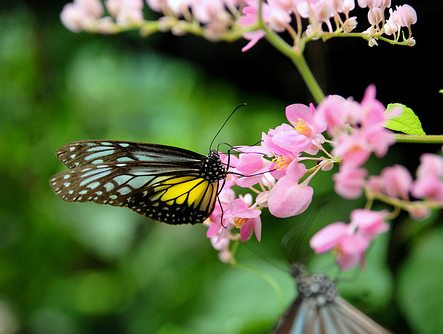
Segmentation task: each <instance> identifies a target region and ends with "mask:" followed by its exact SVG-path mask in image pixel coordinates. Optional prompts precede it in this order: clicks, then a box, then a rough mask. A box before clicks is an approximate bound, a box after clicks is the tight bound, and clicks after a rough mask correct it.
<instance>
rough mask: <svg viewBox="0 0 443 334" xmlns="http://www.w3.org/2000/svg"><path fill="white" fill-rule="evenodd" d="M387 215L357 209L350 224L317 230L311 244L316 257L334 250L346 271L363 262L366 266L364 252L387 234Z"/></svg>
mask: <svg viewBox="0 0 443 334" xmlns="http://www.w3.org/2000/svg"><path fill="white" fill-rule="evenodd" d="M387 217H388V213H387V212H385V211H380V212H377V211H370V210H364V209H357V210H354V211H353V212H352V213H351V223H350V224H345V223H343V222H335V223H332V224H330V225H328V226H326V227H324V228H322V229H321V230H320V231H318V232H317V233H316V234H315V235H314V236H313V237H312V238H311V240H310V242H309V244H310V246H311V248H312V249H314V251H315V252H316V253H317V254H320V253H324V252H327V251H329V250H335V254H336V256H337V263H338V265H339V266H340V268H341V269H343V270H348V269H351V268H353V267H354V266H355V265H356V264H357V263H359V262H360V264H361V267H364V259H365V256H364V252H365V251H366V249H367V248H368V247H369V244H370V242H371V240H373V239H374V238H375V237H376V236H378V235H379V234H380V233H383V232H386V231H387V230H388V229H389V225H388V224H387V223H386V222H385V220H386V218H387Z"/></svg>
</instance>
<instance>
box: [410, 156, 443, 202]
mask: <svg viewBox="0 0 443 334" xmlns="http://www.w3.org/2000/svg"><path fill="white" fill-rule="evenodd" d="M442 176H443V158H442V157H441V156H438V155H436V154H431V153H426V154H423V155H422V156H421V157H420V166H418V168H417V179H416V180H415V182H414V184H413V186H412V189H411V194H412V195H413V196H414V197H416V198H426V199H429V200H432V201H435V202H442V201H443V181H442Z"/></svg>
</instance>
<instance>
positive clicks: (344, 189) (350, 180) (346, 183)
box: [332, 165, 367, 199]
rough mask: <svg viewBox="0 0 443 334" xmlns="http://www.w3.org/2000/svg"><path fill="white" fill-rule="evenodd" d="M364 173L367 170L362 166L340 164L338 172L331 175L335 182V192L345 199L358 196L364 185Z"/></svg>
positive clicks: (365, 173)
mask: <svg viewBox="0 0 443 334" xmlns="http://www.w3.org/2000/svg"><path fill="white" fill-rule="evenodd" d="M366 175H367V170H366V169H364V168H354V167H352V166H346V165H342V166H341V167H340V170H339V172H338V173H336V174H334V175H333V176H332V178H333V180H334V182H335V184H334V189H335V192H336V193H337V194H339V195H340V196H342V197H344V198H347V199H354V198H358V197H360V196H361V194H362V192H363V187H364V186H365V182H366V181H365V177H366Z"/></svg>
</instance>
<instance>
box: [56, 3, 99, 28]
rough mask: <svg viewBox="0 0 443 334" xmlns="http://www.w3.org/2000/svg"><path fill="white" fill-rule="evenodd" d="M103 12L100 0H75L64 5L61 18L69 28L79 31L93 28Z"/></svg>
mask: <svg viewBox="0 0 443 334" xmlns="http://www.w3.org/2000/svg"><path fill="white" fill-rule="evenodd" d="M103 13H104V8H103V4H102V2H101V1H100V0H74V1H73V2H70V3H67V4H66V5H65V6H64V7H63V10H62V11H61V13H60V20H61V21H62V23H63V25H64V26H65V27H66V28H67V29H69V30H71V31H73V32H79V31H82V30H89V29H92V27H93V26H94V25H95V24H97V20H98V19H99V18H100V17H101V16H102V15H103Z"/></svg>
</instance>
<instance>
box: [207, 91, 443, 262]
mask: <svg viewBox="0 0 443 334" xmlns="http://www.w3.org/2000/svg"><path fill="white" fill-rule="evenodd" d="M400 112H401V110H400V109H395V108H394V109H390V111H389V113H387V112H386V107H385V106H384V105H383V104H382V103H381V102H380V101H378V100H377V99H376V90H375V87H374V86H373V85H371V86H369V87H368V88H367V89H366V92H365V94H364V97H363V99H362V101H361V102H360V103H359V102H357V101H355V100H353V99H352V98H348V99H345V98H343V97H341V96H336V95H332V96H329V97H327V98H326V99H325V100H324V101H323V102H321V103H320V104H319V105H318V107H317V108H315V107H314V106H313V105H312V104H311V105H310V106H306V105H302V104H291V105H289V106H287V107H286V118H287V120H288V123H283V124H281V125H279V126H277V127H276V128H275V129H270V130H269V131H268V132H267V133H263V134H262V140H261V142H260V145H257V146H253V147H244V146H243V147H240V146H239V147H236V148H235V150H237V151H238V152H241V153H240V155H239V157H238V158H236V157H234V156H231V158H230V161H231V168H230V169H229V172H230V174H229V177H228V179H227V181H226V183H225V187H224V188H223V190H222V192H221V194H220V202H219V203H217V206H216V209H215V210H214V212H213V213H212V215H211V216H210V218H209V219H208V221H207V225H209V229H208V234H207V236H208V237H209V238H211V241H212V243H213V245H214V247H216V249H219V250H221V252H220V257H221V258H222V259H223V260H225V261H227V260H229V259H231V257H230V256H232V254H230V253H229V248H226V247H225V248H220V247H221V246H217V245H218V244H220V245H224V246H226V245H229V241H230V240H233V239H236V240H241V241H242V242H244V241H246V240H248V239H249V237H250V236H251V235H252V234H253V233H254V234H255V236H256V238H257V240H259V241H260V240H261V235H262V233H261V227H262V225H261V219H260V215H261V212H262V210H263V209H265V208H268V210H269V212H270V213H271V214H272V215H273V216H275V217H277V218H287V217H292V216H296V215H299V214H301V213H303V212H304V211H305V210H306V209H307V208H308V207H309V205H310V203H311V201H312V197H313V194H314V189H313V187H311V186H310V181H311V180H312V179H313V178H314V177H315V176H316V175H317V173H319V172H322V171H323V172H327V171H330V170H331V169H332V168H333V166H334V165H336V164H338V165H339V167H338V172H336V173H335V174H333V175H332V180H333V181H334V189H335V191H336V192H337V194H339V195H340V196H342V197H344V198H346V199H354V198H358V197H360V196H362V195H363V194H365V195H366V197H367V200H368V202H367V205H366V208H370V207H371V205H372V202H373V201H374V200H378V201H381V202H384V203H386V204H389V205H391V206H392V207H393V211H392V212H391V213H388V212H387V211H383V214H378V213H377V214H376V213H374V212H373V211H370V210H361V211H358V210H357V211H355V213H353V214H352V215H351V224H350V225H347V224H346V227H345V224H344V223H341V222H340V223H333V224H331V225H330V226H331V227H329V226H328V227H326V228H325V230H326V231H327V232H321V233H320V232H319V235H320V236H321V237H319V236H317V237H316V238H315V239H314V241H312V247H313V248H314V250H315V251H316V252H318V253H321V252H325V251H327V250H331V249H333V250H334V254H335V255H336V256H337V262H338V264H339V265H340V267H341V268H342V269H344V270H346V269H349V268H352V267H354V266H355V264H356V263H358V262H360V263H362V265H363V264H364V262H363V260H364V252H365V250H366V249H367V247H368V246H369V245H370V243H371V242H372V241H373V240H374V239H375V237H376V236H377V234H379V233H381V232H385V231H387V230H388V227H387V225H386V224H387V223H386V222H385V220H386V219H387V217H388V214H389V215H390V218H393V217H394V216H395V215H396V214H398V211H399V210H405V211H407V212H409V213H410V215H411V217H412V218H414V219H422V218H425V217H426V216H427V215H428V214H429V212H430V210H431V209H432V208H442V207H443V157H441V156H438V155H433V154H425V155H423V156H422V158H421V164H420V166H419V168H418V170H417V177H416V179H415V180H414V179H413V178H412V176H411V174H410V173H409V171H408V170H407V169H406V168H405V167H403V166H400V165H395V166H393V167H386V168H384V169H383V170H382V171H381V173H380V175H370V176H369V175H368V174H369V173H368V170H367V169H366V168H365V163H366V162H367V160H368V159H369V157H370V156H371V155H372V154H374V155H375V156H376V157H379V158H380V157H383V156H384V155H386V153H387V152H388V149H389V146H390V145H392V144H393V143H395V136H394V134H393V132H391V131H390V130H388V129H387V128H385V124H386V122H387V121H388V120H389V119H390V118H391V117H394V116H398V115H399V113H400ZM324 134H327V135H328V137H329V139H328V140H326V139H325V136H324ZM223 159H224V160H223V161H225V162H226V161H227V158H226V157H225V156H224V157H223ZM234 186H239V187H241V188H244V189H248V190H249V191H250V192H248V193H247V194H243V195H236V193H235V190H234ZM380 215H381V216H380ZM371 217H372V218H374V220H375V222H373V223H374V224H375V225H374V226H375V227H374V226H372V225H371V224H369V223H367V219H370V218H371ZM380 217H382V219H381V218H380ZM377 219H378V220H377ZM382 222H383V224H382ZM368 226H369V227H368ZM377 226H378V227H380V226H383V228H381V227H380V229H377V228H376V227H377ZM236 230H239V232H240V233H239V236H236V233H235V231H236ZM370 231H377V233H375V232H374V233H370ZM323 233H325V234H323ZM329 233H331V235H330V238H333V237H334V236H335V237H334V239H333V240H329V239H327V238H326V237H325V235H326V236H327V235H328V234H329ZM318 240H320V241H318ZM325 240H326V241H327V242H329V243H327V245H329V246H328V247H326V246H325V244H324V243H325V242H326V241H325ZM332 241H333V242H332ZM331 242H332V246H330V243H331ZM217 247H218V248H217ZM228 255H229V256H228Z"/></svg>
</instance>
